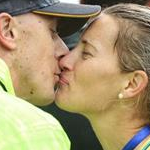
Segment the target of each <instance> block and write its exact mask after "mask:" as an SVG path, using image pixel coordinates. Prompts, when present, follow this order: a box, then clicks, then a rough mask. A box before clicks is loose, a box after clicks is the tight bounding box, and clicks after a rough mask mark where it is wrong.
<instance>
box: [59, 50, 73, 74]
mask: <svg viewBox="0 0 150 150" xmlns="http://www.w3.org/2000/svg"><path fill="white" fill-rule="evenodd" d="M59 66H60V68H61V69H62V70H63V71H72V70H73V68H74V58H73V56H72V52H69V53H68V54H67V55H65V56H64V57H62V58H61V59H60V61H59Z"/></svg>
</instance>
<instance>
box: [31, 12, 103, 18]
mask: <svg viewBox="0 0 150 150" xmlns="http://www.w3.org/2000/svg"><path fill="white" fill-rule="evenodd" d="M33 13H37V14H43V15H50V16H57V17H68V18H69V17H70V18H89V17H93V16H96V15H98V14H99V13H100V12H99V11H98V12H96V13H92V14H89V15H75V14H74V15H71V14H62V13H50V12H43V11H33Z"/></svg>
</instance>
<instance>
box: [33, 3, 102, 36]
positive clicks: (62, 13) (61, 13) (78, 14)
mask: <svg viewBox="0 0 150 150" xmlns="http://www.w3.org/2000/svg"><path fill="white" fill-rule="evenodd" d="M100 11H101V7H100V6H96V5H80V4H69V3H56V4H55V5H52V6H48V7H44V8H41V9H37V10H34V11H33V12H34V13H37V14H41V15H50V16H54V17H61V19H60V22H59V24H58V30H59V32H60V36H62V37H64V36H69V35H71V34H73V33H74V32H76V31H77V30H79V29H80V28H81V27H82V26H83V25H84V24H85V23H86V21H87V20H88V19H89V18H90V17H94V16H97V15H98V14H99V13H100ZM64 30H66V31H64Z"/></svg>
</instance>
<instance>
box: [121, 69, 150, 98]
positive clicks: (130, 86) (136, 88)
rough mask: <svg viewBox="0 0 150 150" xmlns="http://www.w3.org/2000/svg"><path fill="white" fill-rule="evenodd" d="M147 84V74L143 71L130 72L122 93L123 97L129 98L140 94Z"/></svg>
mask: <svg viewBox="0 0 150 150" xmlns="http://www.w3.org/2000/svg"><path fill="white" fill-rule="evenodd" d="M147 84H148V76H147V74H146V73H145V72H144V71H141V70H138V71H134V72H133V73H131V76H130V77H129V79H128V83H127V85H126V87H124V89H123V91H122V94H123V97H124V98H131V97H134V96H137V95H138V94H140V93H141V92H142V91H143V90H144V89H145V87H146V86H147Z"/></svg>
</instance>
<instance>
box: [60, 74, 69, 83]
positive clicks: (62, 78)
mask: <svg viewBox="0 0 150 150" xmlns="http://www.w3.org/2000/svg"><path fill="white" fill-rule="evenodd" d="M59 83H60V84H63V85H69V81H68V80H67V79H65V78H64V77H63V76H62V75H60V79H59Z"/></svg>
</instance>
